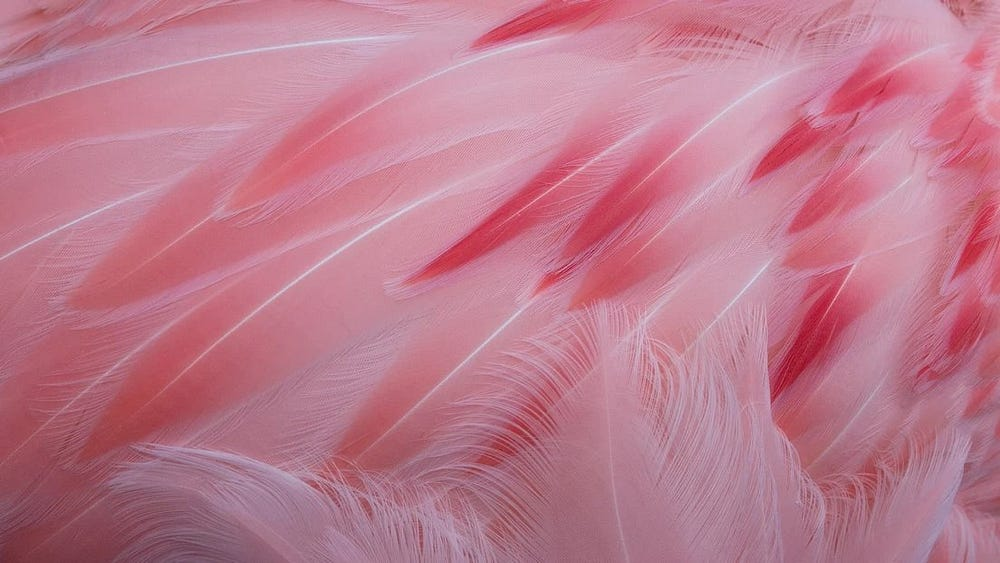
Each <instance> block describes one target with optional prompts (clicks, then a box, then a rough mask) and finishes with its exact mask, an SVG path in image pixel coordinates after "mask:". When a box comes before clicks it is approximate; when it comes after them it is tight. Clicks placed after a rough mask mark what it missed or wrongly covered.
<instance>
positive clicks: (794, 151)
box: [750, 117, 832, 182]
mask: <svg viewBox="0 0 1000 563" xmlns="http://www.w3.org/2000/svg"><path fill="white" fill-rule="evenodd" d="M831 129H832V127H831V126H818V125H815V124H813V123H812V122H810V121H809V120H808V119H806V118H804V117H800V118H799V119H797V120H796V121H795V123H793V124H792V126H791V127H789V128H788V131H786V132H785V134H784V135H782V136H781V138H780V139H778V141H777V142H776V143H774V146H772V147H771V150H769V151H768V152H767V154H765V155H764V158H762V159H761V160H760V163H759V164H757V168H755V169H754V171H753V174H751V176H750V181H751V182H753V181H754V180H757V179H759V178H763V177H764V176H767V175H768V174H770V173H771V172H774V171H775V170H777V169H779V168H781V167H783V166H785V165H786V164H788V163H790V162H791V161H793V160H795V159H796V158H798V157H800V156H802V155H803V154H805V153H806V152H808V151H809V150H810V149H812V148H813V147H815V146H816V145H817V144H818V143H819V142H820V141H821V140H823V138H824V137H825V136H826V135H827V134H828V133H830V132H831Z"/></svg>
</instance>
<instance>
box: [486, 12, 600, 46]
mask: <svg viewBox="0 0 1000 563" xmlns="http://www.w3.org/2000/svg"><path fill="white" fill-rule="evenodd" d="M607 7H608V3H607V2H605V1H604V0H582V1H581V0H569V1H566V0H552V1H550V2H547V3H545V4H542V5H541V6H538V7H536V8H532V9H530V10H528V11H527V12H524V13H523V14H521V15H519V16H517V17H515V18H514V19H512V20H510V21H508V22H506V23H503V24H501V25H499V26H497V27H494V28H493V29H491V30H490V31H488V32H486V33H485V34H484V35H483V36H482V37H480V38H479V39H476V41H475V43H473V44H472V46H473V48H477V49H478V48H484V47H492V46H494V45H497V44H498V43H504V42H506V41H510V40H512V39H517V38H520V37H523V36H525V35H529V34H532V33H537V32H540V31H545V30H548V29H552V28H556V27H562V26H567V25H572V24H575V23H580V22H582V21H584V20H586V18H589V17H590V16H592V15H595V14H597V13H598V12H599V11H600V10H603V9H606V8H607Z"/></svg>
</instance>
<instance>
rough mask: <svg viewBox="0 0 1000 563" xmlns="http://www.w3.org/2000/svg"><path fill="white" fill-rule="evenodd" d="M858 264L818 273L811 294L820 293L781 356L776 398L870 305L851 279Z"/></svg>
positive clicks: (773, 392)
mask: <svg viewBox="0 0 1000 563" xmlns="http://www.w3.org/2000/svg"><path fill="white" fill-rule="evenodd" d="M856 267H857V264H854V265H852V266H849V267H845V268H842V269H840V270H837V271H835V272H831V273H829V274H824V275H822V276H819V277H818V278H817V279H816V280H814V281H813V282H812V283H811V284H810V288H809V291H808V292H807V293H808V294H817V293H818V295H817V297H816V298H815V301H814V302H813V304H812V306H811V307H810V308H809V310H808V311H807V312H806V314H805V316H804V317H803V319H802V324H801V328H800V330H799V333H798V335H797V336H796V337H795V340H794V341H793V342H792V345H791V346H790V347H789V351H788V354H787V355H786V356H785V357H784V358H783V359H782V361H781V363H780V364H779V366H778V369H777V372H776V373H775V376H774V379H773V383H772V386H771V399H772V400H774V399H775V398H777V397H778V396H779V395H781V394H782V393H783V392H784V391H785V390H786V389H788V388H789V387H790V386H791V385H792V384H793V383H795V381H796V380H798V379H799V377H800V376H801V375H802V374H803V372H805V370H806V369H807V368H809V367H810V366H811V365H813V364H814V363H815V362H816V361H818V360H819V359H820V358H821V356H822V355H823V354H824V352H826V351H827V350H828V349H829V348H830V345H831V344H832V343H833V342H834V340H836V338H837V337H838V336H840V334H841V333H842V332H843V331H844V329H845V328H847V326H848V325H850V324H851V322H853V321H854V320H855V319H857V318H858V317H860V316H861V315H862V314H863V313H864V312H865V311H866V310H867V309H868V308H869V307H870V306H871V305H870V303H869V302H868V300H866V299H865V296H864V295H862V294H861V292H860V291H858V290H857V288H854V287H850V286H849V284H848V282H849V281H850V280H851V274H852V273H853V272H854V269H855V268H856Z"/></svg>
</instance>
